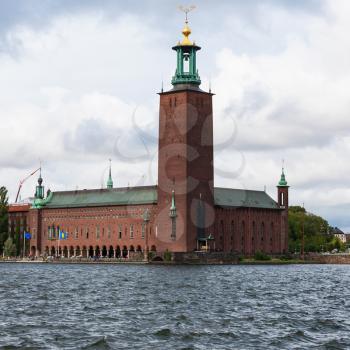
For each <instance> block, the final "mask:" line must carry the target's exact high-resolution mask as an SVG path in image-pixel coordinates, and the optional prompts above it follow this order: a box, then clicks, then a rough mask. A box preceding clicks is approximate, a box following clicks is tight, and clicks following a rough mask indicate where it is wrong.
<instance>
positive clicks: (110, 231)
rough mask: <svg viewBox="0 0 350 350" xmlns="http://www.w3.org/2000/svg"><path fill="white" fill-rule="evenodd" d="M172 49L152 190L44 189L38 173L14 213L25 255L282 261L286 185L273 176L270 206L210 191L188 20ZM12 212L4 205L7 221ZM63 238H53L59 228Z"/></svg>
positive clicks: (235, 193)
mask: <svg viewBox="0 0 350 350" xmlns="http://www.w3.org/2000/svg"><path fill="white" fill-rule="evenodd" d="M182 33H183V35H184V38H183V41H182V42H181V43H180V42H179V43H178V45H176V46H174V47H173V50H175V51H176V54H177V68H176V72H175V75H174V77H173V78H172V85H173V88H172V89H171V90H169V91H165V92H164V91H162V92H161V93H160V94H159V95H160V110H159V148H158V151H159V153H158V185H157V186H144V187H133V188H113V181H112V174H111V169H110V173H109V178H108V182H107V188H105V189H94V190H79V191H78V190H76V191H64V192H49V193H48V194H47V196H46V197H45V196H44V187H43V186H42V182H43V180H42V178H41V175H40V177H39V180H38V186H37V188H36V194H35V200H34V202H33V205H32V206H31V208H29V207H27V208H26V210H22V211H21V214H20V216H21V217H23V220H25V223H26V228H27V230H28V231H29V232H31V234H32V238H31V240H30V253H31V254H32V255H40V254H46V255H64V256H66V257H70V256H83V257H88V256H96V255H99V256H106V257H130V256H131V255H134V257H136V256H143V255H144V253H147V252H149V251H154V252H156V253H162V252H165V251H166V250H168V251H170V252H191V251H195V250H208V249H209V250H216V251H224V252H237V253H239V254H244V255H252V254H254V253H255V252H257V251H262V252H266V253H268V254H281V253H284V252H286V250H287V247H288V222H287V220H288V216H287V213H288V186H287V182H286V180H285V175H284V172H283V170H282V175H281V180H280V182H279V184H278V186H277V202H276V201H274V200H273V199H272V198H271V197H269V196H268V194H267V193H266V192H265V191H251V190H242V189H231V188H215V187H214V170H213V157H214V156H213V109H212V98H213V94H212V93H211V92H205V91H203V90H201V89H200V87H199V86H200V83H201V81H200V77H199V75H198V71H197V68H196V53H197V51H198V50H200V47H198V46H197V45H195V44H194V43H192V42H191V41H190V39H189V35H190V33H191V31H190V29H189V27H188V25H187V22H186V24H185V27H184V29H183V32H182ZM16 215H17V216H18V215H19V214H18V212H17V211H16V210H15V207H14V206H11V207H10V222H11V223H12V222H13V220H15V218H16ZM60 230H62V231H64V232H67V233H68V238H67V239H64V240H59V239H58V236H59V231H60Z"/></svg>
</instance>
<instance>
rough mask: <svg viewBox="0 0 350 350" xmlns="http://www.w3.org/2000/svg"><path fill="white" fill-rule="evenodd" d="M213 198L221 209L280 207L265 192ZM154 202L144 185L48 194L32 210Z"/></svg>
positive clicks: (217, 193)
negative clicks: (35, 208)
mask: <svg viewBox="0 0 350 350" xmlns="http://www.w3.org/2000/svg"><path fill="white" fill-rule="evenodd" d="M214 199H215V205H217V206H221V207H250V208H266V209H278V208H279V207H278V205H277V203H276V202H275V201H274V200H273V199H272V198H271V197H270V196H269V195H268V194H267V193H266V192H264V191H251V190H241V189H232V188H215V189H214ZM39 202H40V203H39ZM156 203H157V187H156V186H144V187H134V188H114V189H101V190H99V189H95V190H80V191H64V192H51V193H50V196H49V197H48V198H45V199H44V200H40V201H38V202H37V203H36V206H35V207H37V208H69V207H95V206H105V205H137V204H156ZM174 204H175V203H174Z"/></svg>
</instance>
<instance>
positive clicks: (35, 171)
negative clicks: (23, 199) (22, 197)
mask: <svg viewBox="0 0 350 350" xmlns="http://www.w3.org/2000/svg"><path fill="white" fill-rule="evenodd" d="M39 170H40V171H41V167H40V168H38V169H36V170H34V171H33V172H32V173H31V174H30V175H28V176H27V177H25V178H24V179H23V180H21V181H20V182H19V186H18V191H17V196H16V201H15V203H17V201H18V197H19V193H20V191H21V188H22V185H23V184H24V183H25V182H26V181H27V180H28V179H29V178H30V177H31V176H33V175H34V174H35V173H37V172H38V171H39Z"/></svg>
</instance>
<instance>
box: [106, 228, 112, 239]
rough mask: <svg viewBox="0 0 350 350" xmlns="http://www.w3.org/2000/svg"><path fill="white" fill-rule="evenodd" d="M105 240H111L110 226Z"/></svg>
mask: <svg viewBox="0 0 350 350" xmlns="http://www.w3.org/2000/svg"><path fill="white" fill-rule="evenodd" d="M107 238H111V228H110V226H108V227H107Z"/></svg>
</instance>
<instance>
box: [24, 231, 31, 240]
mask: <svg viewBox="0 0 350 350" xmlns="http://www.w3.org/2000/svg"><path fill="white" fill-rule="evenodd" d="M24 238H25V239H31V238H32V235H31V234H30V233H29V232H25V231H24Z"/></svg>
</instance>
